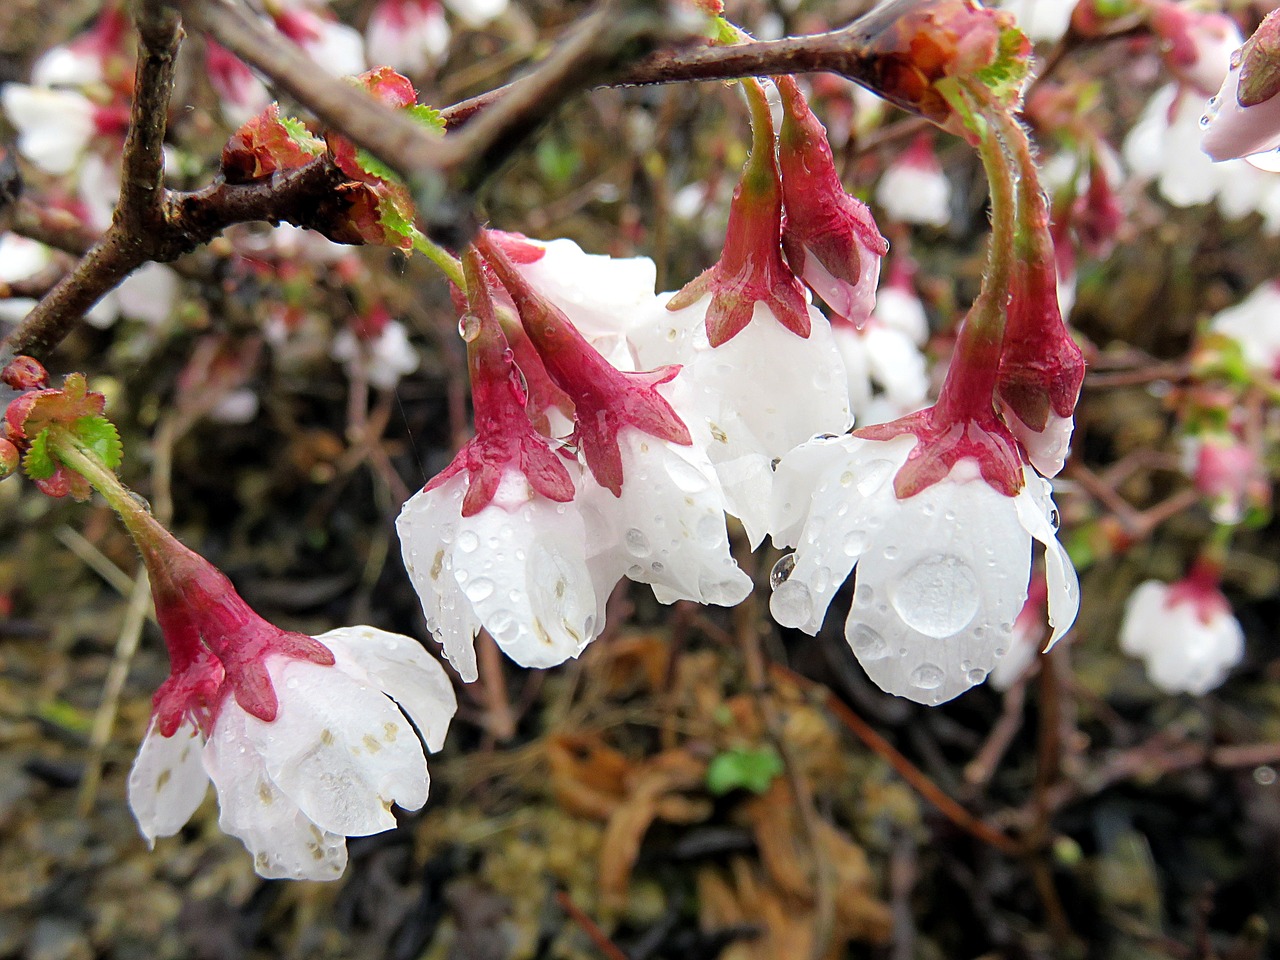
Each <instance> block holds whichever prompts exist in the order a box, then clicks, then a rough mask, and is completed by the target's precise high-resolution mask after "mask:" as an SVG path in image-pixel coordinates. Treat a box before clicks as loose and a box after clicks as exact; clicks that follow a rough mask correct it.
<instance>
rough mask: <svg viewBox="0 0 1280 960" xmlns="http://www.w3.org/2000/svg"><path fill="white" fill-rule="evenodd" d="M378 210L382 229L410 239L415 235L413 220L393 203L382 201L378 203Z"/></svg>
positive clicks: (416, 230) (415, 229) (416, 231)
mask: <svg viewBox="0 0 1280 960" xmlns="http://www.w3.org/2000/svg"><path fill="white" fill-rule="evenodd" d="M379 210H380V212H381V214H382V216H381V217H380V218H379V220H378V222H379V223H380V224H382V229H383V230H386V231H387V232H388V233H394V234H395V235H396V236H398V237H409V238H410V239H412V238H413V237H415V236H417V233H418V228H417V227H415V226H414V225H413V221H412V220H410V219H409V218H408V217H406V216H405V215H404V214H403V213H402V212H401V211H400V210H399V208H398V207H396V205H395V204H394V203H390V202H389V201H384V202H382V203H380V204H379Z"/></svg>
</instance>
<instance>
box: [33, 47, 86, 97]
mask: <svg viewBox="0 0 1280 960" xmlns="http://www.w3.org/2000/svg"><path fill="white" fill-rule="evenodd" d="M101 79H102V59H101V57H100V56H97V55H95V54H93V53H89V52H85V51H83V50H78V49H76V48H75V47H74V46H58V47H53V48H51V49H50V50H49V51H47V52H46V53H44V54H42V55H41V56H40V57H39V58H38V59H37V60H36V62H35V63H34V64H32V65H31V83H32V85H33V86H36V87H88V86H91V85H93V84H95V83H98V82H99V81H100V80H101Z"/></svg>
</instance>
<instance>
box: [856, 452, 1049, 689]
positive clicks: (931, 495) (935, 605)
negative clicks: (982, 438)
mask: <svg viewBox="0 0 1280 960" xmlns="http://www.w3.org/2000/svg"><path fill="white" fill-rule="evenodd" d="M967 466H969V464H968V463H967V462H966V461H961V463H960V464H957V467H956V468H954V469H953V470H952V473H951V475H950V476H949V477H948V478H947V479H946V480H944V481H942V482H940V483H936V484H933V485H932V486H930V487H927V488H925V489H924V490H923V491H921V492H920V493H918V494H916V495H915V496H912V497H910V498H908V499H906V500H900V501H896V507H894V508H893V509H890V510H887V511H886V512H885V513H884V515H883V526H882V527H881V528H880V530H879V531H877V532H876V533H875V534H874V536H872V537H871V538H870V541H869V543H868V545H867V549H866V551H865V552H864V553H863V554H862V556H861V558H860V559H859V561H858V567H857V573H856V576H857V579H856V581H855V582H856V588H855V590H854V602H853V607H852V609H851V610H850V611H849V619H848V620H847V621H846V623H845V638H846V639H847V640H848V641H849V644H850V646H851V647H852V648H853V651H854V654H855V655H856V656H857V657H858V660H859V661H860V662H861V663H862V666H863V668H864V669H865V670H866V671H867V674H868V676H870V677H871V679H872V680H874V681H875V683H876V684H877V685H878V686H879V687H880V688H881V689H883V690H885V691H886V692H888V693H893V694H897V695H898V696H903V697H907V698H909V699H912V700H915V701H917V702H919V703H925V704H938V703H943V702H945V701H947V700H950V699H951V698H953V697H955V696H957V695H959V694H961V693H963V692H964V691H965V690H968V689H969V688H970V687H972V686H973V685H974V684H977V683H981V682H982V681H983V680H984V679H985V678H986V676H987V674H988V673H989V672H990V671H991V669H992V667H993V666H994V665H995V661H996V659H997V657H999V656H1002V655H1003V654H1004V653H1005V652H1006V651H1007V650H1008V648H1009V644H1010V642H1011V636H1012V630H1013V621H1014V618H1015V617H1016V616H1017V614H1018V612H1019V611H1020V610H1021V609H1022V605H1023V603H1024V602H1025V601H1026V598H1027V583H1028V580H1029V577H1030V571H1031V538H1030V537H1029V536H1028V535H1027V533H1026V531H1024V530H1023V529H1022V527H1021V526H1020V525H1019V523H1018V519H1017V516H1016V513H1015V509H1014V506H1013V503H1012V502H1011V498H1009V497H1006V496H1004V495H1003V494H1001V493H999V492H997V491H996V490H994V489H993V488H992V487H990V486H989V485H988V484H987V483H986V482H985V481H983V480H981V479H980V478H977V477H975V478H973V479H963V480H960V479H958V477H960V476H962V475H963V474H964V473H966V472H973V473H976V470H975V471H967V470H964V469H962V468H965V467H967Z"/></svg>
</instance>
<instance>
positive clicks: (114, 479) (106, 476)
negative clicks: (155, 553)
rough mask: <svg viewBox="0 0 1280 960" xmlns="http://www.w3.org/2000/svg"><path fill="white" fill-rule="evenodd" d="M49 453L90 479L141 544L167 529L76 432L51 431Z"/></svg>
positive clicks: (92, 484) (91, 484) (143, 501)
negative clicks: (74, 433)
mask: <svg viewBox="0 0 1280 960" xmlns="http://www.w3.org/2000/svg"><path fill="white" fill-rule="evenodd" d="M49 453H50V454H51V455H52V456H53V457H54V458H55V459H57V460H58V461H59V462H61V463H62V464H63V465H64V466H66V467H69V468H70V469H72V470H74V471H75V472H76V473H78V474H80V476H82V477H84V478H85V479H86V480H88V481H89V485H90V486H92V487H93V489H95V490H97V491H98V493H100V494H101V495H102V498H103V499H104V500H106V501H107V504H108V506H110V507H111V509H112V510H114V511H115V512H116V513H117V514H119V515H120V519H121V520H122V521H123V522H124V525H125V527H127V528H128V530H129V534H130V535H131V536H132V537H133V539H134V541H135V542H136V543H138V544H139V546H140V547H141V545H142V544H143V543H144V542H150V541H152V540H154V539H155V537H156V534H157V533H160V532H163V533H165V534H167V533H168V531H165V530H164V528H163V527H161V526H160V524H159V522H158V521H157V520H156V519H155V518H154V517H153V516H151V511H150V509H149V508H148V507H147V506H146V501H145V500H143V499H142V498H141V497H140V496H139V495H138V494H135V493H134V492H133V491H132V490H130V489H129V488H128V487H126V486H125V485H124V484H123V483H122V482H121V481H120V478H119V477H118V476H116V474H115V471H114V470H109V469H108V468H107V467H105V466H104V465H103V463H102V461H101V460H99V459H98V458H97V456H95V455H94V453H93V451H92V450H91V449H89V447H87V446H85V445H84V444H83V443H81V442H80V440H78V439H77V438H76V437H75V436H74V435H73V434H71V433H68V432H65V431H63V430H60V429H58V428H56V427H55V428H53V429H50V431H49Z"/></svg>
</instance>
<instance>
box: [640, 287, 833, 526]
mask: <svg viewBox="0 0 1280 960" xmlns="http://www.w3.org/2000/svg"><path fill="white" fill-rule="evenodd" d="M667 299H668V297H667V296H666V295H662V296H660V297H659V298H658V302H657V304H656V310H651V311H650V312H649V313H648V314H647V315H646V314H641V319H640V320H639V322H638V323H637V324H636V325H635V326H634V327H633V328H632V333H631V339H632V342H633V344H634V345H635V347H636V353H637V355H638V357H639V363H640V366H641V367H642V368H647V367H654V366H659V365H661V364H665V363H682V364H684V370H683V371H682V372H681V375H680V376H681V379H682V380H683V381H684V382H685V383H686V385H687V387H686V389H687V390H688V394H687V397H688V399H687V400H686V401H685V402H684V404H683V405H682V406H681V408H680V413H681V416H682V417H683V418H684V421H685V423H686V424H687V425H688V427H689V430H690V431H691V432H692V434H693V439H694V443H695V444H698V445H701V446H702V447H703V448H704V449H706V451H707V455H708V456H709V457H710V460H711V463H712V464H713V465H714V466H715V470H716V474H717V476H718V477H719V478H720V485H721V487H722V488H723V491H724V498H725V509H726V510H727V511H728V512H729V513H731V514H733V515H734V516H735V517H737V518H738V519H739V520H741V521H742V525H743V527H745V528H746V531H747V537H748V539H749V541H750V543H751V547H752V549H754V548H755V547H756V546H758V545H759V544H760V542H761V541H762V540H764V538H765V536H766V535H767V534H768V533H769V520H770V503H771V494H770V490H771V489H772V486H773V462H774V461H775V460H777V459H778V458H780V457H782V456H783V455H785V454H786V453H787V451H789V450H791V449H792V448H794V447H795V446H797V445H798V444H801V443H803V442H804V441H806V440H808V439H809V438H810V437H812V436H814V435H815V434H819V433H841V432H843V431H845V430H847V429H849V426H850V424H851V422H852V416H851V414H850V412H849V388H848V379H847V377H846V374H845V369H844V361H843V359H842V358H841V356H840V351H839V349H838V348H837V347H836V341H835V337H834V335H833V334H832V331H831V324H830V323H828V322H827V319H826V318H825V317H824V316H823V315H822V314H821V313H819V312H818V310H817V309H816V308H814V307H813V306H810V307H809V320H810V324H811V332H810V334H809V336H808V338H806V339H801V338H800V337H798V336H796V335H795V334H794V333H792V332H791V331H790V330H787V329H786V328H785V327H783V326H782V324H780V323H778V322H777V320H775V319H774V317H773V315H772V314H771V313H770V311H769V308H768V307H766V306H765V305H764V304H763V303H757V304H756V306H755V313H754V315H753V317H752V319H751V321H750V322H749V323H748V324H747V325H746V327H744V328H743V329H742V331H741V332H740V333H738V334H737V335H736V336H734V337H733V338H732V339H730V340H729V341H728V342H726V343H723V344H721V345H720V346H718V347H714V348H713V347H712V346H711V345H710V344H709V343H708V342H707V335H706V328H705V317H706V312H707V307H708V305H709V304H710V299H711V298H710V297H703V298H702V299H701V300H699V301H698V302H697V303H695V304H693V305H692V306H690V307H686V308H685V309H683V310H677V311H667V310H666V308H665V307H664V306H662V304H663V303H665V302H666V300H667ZM642 334H643V335H645V339H642Z"/></svg>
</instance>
